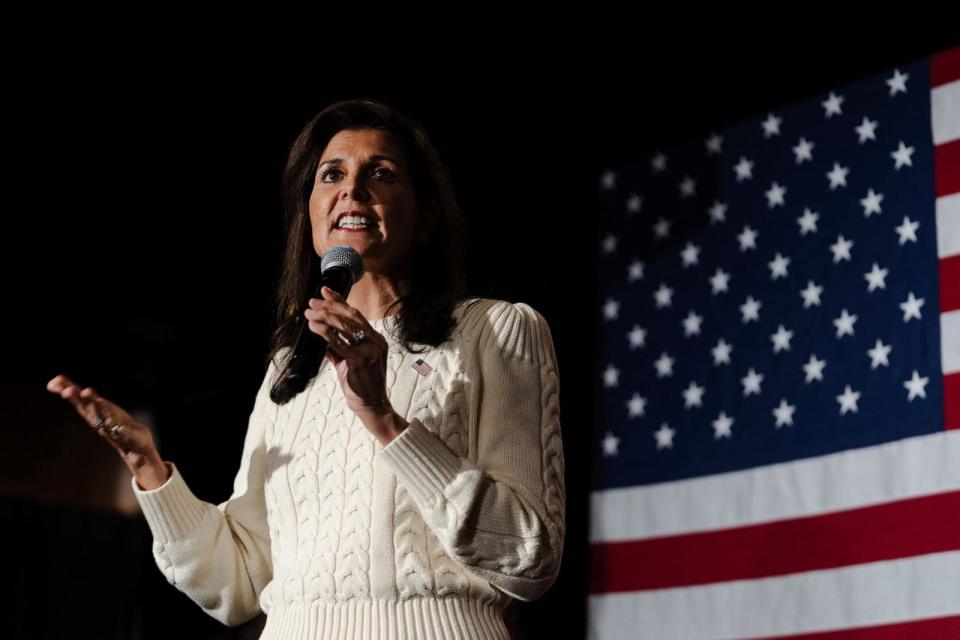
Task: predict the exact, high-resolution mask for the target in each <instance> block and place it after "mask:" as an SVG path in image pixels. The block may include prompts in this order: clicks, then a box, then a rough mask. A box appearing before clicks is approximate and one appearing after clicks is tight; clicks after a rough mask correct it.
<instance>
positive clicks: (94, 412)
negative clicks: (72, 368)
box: [47, 374, 170, 490]
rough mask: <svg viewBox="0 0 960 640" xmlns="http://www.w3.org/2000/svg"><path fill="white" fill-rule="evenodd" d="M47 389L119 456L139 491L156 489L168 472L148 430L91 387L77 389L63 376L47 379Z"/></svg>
mask: <svg viewBox="0 0 960 640" xmlns="http://www.w3.org/2000/svg"><path fill="white" fill-rule="evenodd" d="M47 390H48V391H50V392H51V393H56V394H57V395H59V396H60V397H61V398H63V399H64V400H67V401H69V402H70V404H72V405H73V406H74V408H75V409H76V410H77V413H79V414H80V416H81V417H82V418H83V419H84V420H85V421H86V423H87V424H88V425H89V426H90V428H91V430H93V431H94V432H95V433H96V434H97V435H98V436H100V437H101V438H103V439H104V440H106V441H107V443H108V444H109V445H110V446H111V447H113V448H114V450H116V452H117V453H118V454H120V457H121V458H122V459H123V462H124V463H125V464H126V465H127V468H128V469H130V473H132V474H133V475H134V476H135V477H136V479H137V484H139V485H140V487H141V488H142V489H145V490H150V489H156V488H157V487H159V486H161V485H162V484H164V483H165V482H166V481H167V479H168V478H169V477H170V469H169V468H168V467H167V465H166V464H165V463H164V462H163V460H162V459H161V458H160V453H159V452H158V451H157V447H156V445H155V444H154V441H153V433H151V431H150V427H148V426H146V425H145V424H141V423H140V422H137V421H136V420H134V419H133V418H132V417H131V416H130V414H129V413H127V412H126V411H124V410H123V409H122V408H121V407H119V406H117V405H116V404H114V403H113V402H110V401H109V400H107V399H106V398H103V397H101V396H100V395H98V394H97V392H96V391H95V390H94V389H93V387H86V388H81V387H80V386H79V385H77V384H76V383H75V382H73V380H71V379H70V378H68V377H67V376H65V375H63V374H60V375H58V376H56V377H54V378H53V379H52V380H50V382H48V383H47Z"/></svg>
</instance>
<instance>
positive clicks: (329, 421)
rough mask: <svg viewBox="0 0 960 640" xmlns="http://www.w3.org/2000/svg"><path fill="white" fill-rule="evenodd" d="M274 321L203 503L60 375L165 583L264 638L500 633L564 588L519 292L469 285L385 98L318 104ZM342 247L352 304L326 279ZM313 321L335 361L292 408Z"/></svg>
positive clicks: (554, 416) (450, 232)
mask: <svg viewBox="0 0 960 640" xmlns="http://www.w3.org/2000/svg"><path fill="white" fill-rule="evenodd" d="M284 197H285V214H286V222H287V225H286V228H287V238H286V251H285V256H284V265H283V273H282V276H281V278H280V281H279V283H278V287H277V296H276V299H277V327H276V330H275V331H274V334H273V338H272V345H271V349H270V353H269V354H268V356H267V358H266V359H265V374H264V378H263V382H262V383H261V385H260V388H259V391H258V392H257V395H256V398H255V401H254V405H253V410H252V412H251V414H250V419H249V423H248V425H247V431H246V436H245V439H244V445H243V453H242V457H241V460H240V467H239V471H238V472H237V475H236V478H235V480H234V485H233V494H232V495H231V496H230V498H229V499H227V500H226V501H225V502H222V503H220V504H213V503H210V502H205V501H203V500H201V499H199V498H197V497H196V496H195V495H194V494H193V492H192V491H191V490H190V487H189V484H188V482H187V480H186V478H184V477H183V476H182V475H181V474H180V471H179V469H178V468H177V466H176V464H174V463H173V462H171V461H168V460H163V459H162V458H161V456H160V454H159V452H158V450H157V448H156V446H155V444H154V441H153V437H152V435H151V433H150V430H149V428H148V427H147V426H146V425H143V424H140V423H138V422H137V421H136V420H134V419H133V418H132V417H131V416H130V415H129V414H128V413H127V412H126V411H124V410H123V409H122V408H121V407H119V406H117V405H116V404H115V403H113V402H111V401H110V400H108V399H106V398H103V397H102V396H99V395H98V394H97V392H96V391H95V390H94V389H93V388H91V387H85V388H83V387H80V386H78V385H77V384H76V383H74V382H73V381H72V380H70V379H68V378H67V377H66V376H64V375H58V376H56V377H55V378H53V379H52V380H51V381H50V382H49V383H48V385H47V388H48V389H49V390H50V391H51V392H53V393H57V394H58V395H60V396H61V397H62V398H64V399H65V400H68V401H69V402H71V403H72V404H73V405H74V406H75V407H76V409H77V411H78V412H79V413H80V414H81V415H82V416H83V417H84V419H85V420H86V421H87V423H88V424H89V425H90V427H91V429H92V430H93V431H94V432H95V433H96V434H97V435H98V436H99V437H102V438H103V439H104V440H106V442H107V443H109V444H110V446H112V447H113V448H114V449H115V450H116V451H117V452H118V453H119V454H120V455H121V456H122V458H123V460H124V462H125V463H126V464H127V466H128V467H129V469H130V471H131V473H132V477H131V484H132V486H133V491H134V493H135V494H136V497H137V499H138V500H139V502H140V505H141V507H142V509H143V513H144V516H145V518H146V520H147V523H148V524H149V527H150V531H151V532H152V534H153V556H154V558H155V560H156V563H157V565H158V566H159V568H160V570H161V571H162V572H163V575H164V576H166V578H167V580H168V581H169V582H170V583H171V584H172V585H174V586H175V587H176V588H177V589H179V590H180V591H182V592H183V593H185V594H186V595H187V596H189V597H190V598H191V599H192V600H193V601H194V602H196V603H197V604H198V605H199V606H200V607H202V608H203V610H204V611H206V612H207V613H208V614H210V615H211V616H213V617H214V618H216V619H217V620H219V621H221V622H223V623H224V624H226V625H229V626H236V625H239V624H241V623H243V622H246V621H248V620H251V619H252V618H254V617H255V616H257V615H258V614H259V613H260V612H261V611H263V612H264V613H266V614H267V621H266V626H265V627H264V630H263V635H262V636H261V638H265V639H293V638H297V639H300V638H303V639H318V638H357V639H361V638H363V639H367V638H384V639H387V638H392V639H402V638H417V639H420V640H433V639H437V640H451V639H454V638H464V639H473V638H490V639H504V638H508V634H507V630H506V627H505V625H504V622H503V618H502V615H501V613H502V610H503V607H504V606H505V605H506V604H507V603H508V602H509V599H510V598H517V599H519V600H532V599H534V598H537V597H539V596H540V595H541V594H543V593H544V591H546V590H547V589H548V588H549V587H550V586H551V585H552V584H553V582H554V580H555V579H556V576H557V571H558V569H559V566H560V559H561V555H562V547H563V540H564V480H563V478H564V476H563V473H564V459H563V449H562V444H561V438H560V419H559V397H558V393H559V383H558V372H557V362H556V355H555V352H554V345H553V339H552V336H551V332H550V328H549V326H548V324H547V322H546V321H545V320H544V318H543V316H542V315H541V314H540V313H539V312H537V311H536V310H535V309H534V308H533V307H531V306H530V305H528V304H525V303H522V302H517V303H511V302H507V301H505V300H498V299H492V298H482V297H471V296H468V295H467V293H466V284H465V278H464V275H463V254H464V244H463V219H462V214H461V212H460V209H459V206H458V205H457V202H456V199H455V197H454V195H453V189H452V186H451V182H450V179H449V177H448V175H447V172H446V170H445V168H444V166H443V164H442V162H441V161H440V159H439V157H438V155H437V152H436V150H435V148H434V147H433V145H432V143H431V142H430V140H429V138H428V136H427V134H426V132H425V131H424V129H423V128H422V127H421V126H420V125H419V124H418V123H416V122H415V121H413V120H412V119H410V118H409V117H408V116H406V115H404V114H401V113H398V112H396V111H395V110H393V109H391V108H390V107H388V106H386V105H384V104H382V103H379V102H376V101H373V100H349V101H343V102H338V103H335V104H332V105H330V106H329V107H327V108H326V109H324V110H323V111H321V112H320V113H318V114H317V115H316V116H315V117H314V118H313V119H312V120H311V121H310V122H308V123H307V125H306V126H305V127H304V128H303V130H302V131H301V132H300V134H299V135H298V137H297V138H296V140H295V142H294V144H293V146H292V148H291V150H290V154H289V157H288V160H287V164H286V168H285V173H284ZM339 246H346V247H350V248H352V249H353V250H355V251H356V252H357V253H358V254H359V255H360V256H361V258H362V261H363V275H362V277H361V278H360V279H359V280H357V281H356V283H355V284H354V285H353V286H352V288H351V289H350V290H349V294H348V295H347V297H346V298H343V297H342V296H340V295H338V294H337V293H336V292H334V291H331V290H329V289H326V288H324V289H323V290H322V292H321V295H322V297H321V298H314V297H311V296H313V295H315V293H316V292H315V291H312V290H311V283H316V282H318V279H319V278H318V270H319V268H320V259H319V258H320V257H322V256H323V255H324V254H325V253H326V252H327V251H328V250H330V249H332V248H334V247H339ZM303 323H306V325H305V326H306V327H307V328H308V329H309V331H312V332H314V333H316V334H318V335H320V336H322V337H323V338H324V339H325V340H326V342H327V344H328V348H327V350H326V355H325V356H324V359H323V362H322V364H321V366H320V370H319V372H318V373H317V375H316V376H315V377H314V378H313V379H312V380H311V381H310V382H309V384H308V385H307V387H306V389H304V390H303V391H302V392H301V393H299V394H298V395H296V396H294V398H293V399H292V400H290V401H289V402H286V403H284V404H279V405H278V404H276V403H274V402H273V401H272V400H271V397H270V390H271V388H272V385H273V384H274V383H275V382H276V380H277V378H278V376H280V375H281V374H282V373H283V372H284V368H285V367H286V365H287V364H288V363H289V360H290V357H291V355H292V352H293V347H294V344H295V342H296V337H297V335H298V332H299V331H300V330H302V327H303V326H304V324H303Z"/></svg>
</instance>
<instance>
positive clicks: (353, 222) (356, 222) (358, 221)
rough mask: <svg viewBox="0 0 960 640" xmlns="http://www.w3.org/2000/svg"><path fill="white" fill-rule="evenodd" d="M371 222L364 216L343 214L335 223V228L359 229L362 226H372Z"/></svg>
mask: <svg viewBox="0 0 960 640" xmlns="http://www.w3.org/2000/svg"><path fill="white" fill-rule="evenodd" d="M372 226H373V222H372V221H371V220H370V219H369V218H366V217H364V216H343V217H342V218H340V221H339V222H338V223H337V228H338V229H340V228H342V227H345V228H348V229H359V228H362V227H372Z"/></svg>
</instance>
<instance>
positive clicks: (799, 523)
mask: <svg viewBox="0 0 960 640" xmlns="http://www.w3.org/2000/svg"><path fill="white" fill-rule="evenodd" d="M955 549H960V491H950V492H946V493H940V494H936V495H932V496H923V497H919V498H910V499H908V500H899V501H896V502H890V503H886V504H882V505H876V506H870V507H862V508H859V509H850V510H846V511H840V512H837V513H829V514H824V515H818V516H808V517H803V518H794V519H791V520H779V521H776V522H771V523H764V524H758V525H749V526H745V527H737V528H733V529H723V530H719V531H707V532H702V533H691V534H683V535H677V536H666V537H661V538H650V539H646V540H631V541H625V542H604V543H594V544H592V545H591V548H590V556H591V563H590V564H591V575H590V592H591V593H594V594H597V593H612V592H622V591H640V590H644V589H668V588H671V587H684V586H690V585H699V584H704V583H710V582H721V581H725V580H748V579H752V578H763V577H767V576H776V575H783V574H788V573H796V572H798V571H813V570H816V569H827V568H832V567H842V566H847V565H853V564H861V563H864V562H876V561H880V560H892V559H894V558H905V557H909V556H915V555H921V554H926V553H936V552H940V551H949V550H955Z"/></svg>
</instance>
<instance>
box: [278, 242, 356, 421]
mask: <svg viewBox="0 0 960 640" xmlns="http://www.w3.org/2000/svg"><path fill="white" fill-rule="evenodd" d="M362 275H363V260H362V259H361V258H360V254H359V253H357V252H356V251H355V250H354V249H353V248H352V247H347V246H339V247H334V248H332V249H330V250H329V251H327V252H326V253H324V254H323V258H321V260H320V278H319V282H318V283H317V289H316V292H315V293H314V295H313V297H314V298H323V295H322V293H321V289H322V288H323V287H324V286H328V287H330V288H331V289H333V290H334V291H336V292H337V293H339V294H340V295H341V296H343V297H344V299H346V297H347V295H349V293H350V288H351V287H352V286H353V285H354V283H356V282H357V281H358V280H360V277H361V276H362ZM308 302H309V300H304V301H303V308H301V309H300V316H299V322H300V329H299V331H298V333H297V340H296V343H295V344H294V347H293V356H292V357H291V358H290V359H289V360H288V363H287V365H286V367H284V369H283V373H282V374H281V375H280V376H279V377H278V379H277V381H276V383H274V385H273V387H272V388H271V389H270V399H271V400H273V401H274V402H275V403H277V404H286V403H287V402H288V401H290V400H291V399H293V397H294V396H296V395H297V394H298V393H300V392H301V391H303V390H304V389H306V388H307V384H308V383H309V382H310V380H312V379H313V378H314V377H315V376H316V375H317V373H318V372H319V371H320V365H321V364H323V358H324V357H325V356H326V354H327V341H326V340H325V339H324V337H323V336H321V335H319V334H317V333H314V332H313V331H310V327H309V326H308V322H307V321H306V318H304V317H303V310H304V309H305V308H306V306H307V304H308Z"/></svg>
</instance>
